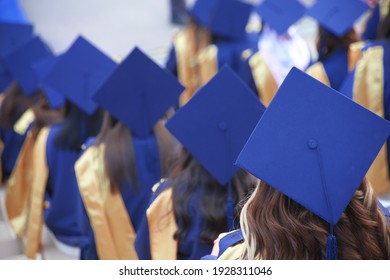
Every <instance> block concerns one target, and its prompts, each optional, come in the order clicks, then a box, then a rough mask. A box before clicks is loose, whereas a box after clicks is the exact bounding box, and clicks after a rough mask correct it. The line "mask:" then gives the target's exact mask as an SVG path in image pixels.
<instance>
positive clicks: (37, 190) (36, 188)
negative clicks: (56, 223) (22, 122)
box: [25, 127, 49, 259]
mask: <svg viewBox="0 0 390 280" xmlns="http://www.w3.org/2000/svg"><path fill="white" fill-rule="evenodd" d="M48 135H49V128H48V127H45V128H42V129H41V131H40V132H39V134H38V137H37V140H36V143H35V146H34V151H33V169H32V170H33V175H34V176H33V177H32V189H31V198H30V199H31V207H30V214H29V217H28V224H27V240H26V252H25V255H26V256H27V257H28V258H31V259H35V258H36V257H37V253H38V252H40V251H41V237H42V226H43V208H44V203H43V198H44V193H45V189H46V184H47V178H48V175H49V170H48V167H47V161H46V141H47V137H48Z"/></svg>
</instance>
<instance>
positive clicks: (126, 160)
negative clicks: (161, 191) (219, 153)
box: [96, 112, 176, 191]
mask: <svg viewBox="0 0 390 280" xmlns="http://www.w3.org/2000/svg"><path fill="white" fill-rule="evenodd" d="M154 134H155V135H156V138H157V143H158V148H159V153H160V163H161V173H162V174H161V175H162V177H165V176H167V174H168V159H169V156H170V154H171V153H172V151H173V149H174V146H175V143H176V142H175V140H174V138H173V137H172V135H171V134H170V133H169V132H168V131H167V130H166V128H165V127H164V125H163V124H162V122H161V121H160V122H158V123H157V124H156V126H155V127H154ZM101 143H104V144H105V154H104V161H105V166H106V171H107V175H108V178H109V180H110V185H111V191H117V190H119V188H120V186H121V185H122V184H123V183H125V182H129V183H131V184H132V186H133V187H134V188H135V189H137V188H138V187H139V184H138V179H137V169H136V164H135V154H134V148H133V143H132V135H131V132H130V130H129V129H128V128H127V127H126V126H125V125H124V124H122V123H121V122H119V121H118V120H116V119H115V118H114V117H113V116H112V115H110V114H109V113H108V112H105V114H104V118H103V124H102V128H101V130H100V132H99V134H98V136H97V137H96V145H99V144H101ZM150 187H152V186H150Z"/></svg>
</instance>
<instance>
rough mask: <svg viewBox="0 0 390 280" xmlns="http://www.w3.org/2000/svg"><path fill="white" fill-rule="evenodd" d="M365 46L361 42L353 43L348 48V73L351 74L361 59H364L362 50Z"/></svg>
mask: <svg viewBox="0 0 390 280" xmlns="http://www.w3.org/2000/svg"><path fill="white" fill-rule="evenodd" d="M364 45H365V42H363V41H359V42H355V43H352V44H351V45H350V46H349V48H348V71H349V72H351V71H352V70H353V69H354V68H355V66H356V63H357V62H358V61H359V59H360V58H361V57H362V49H363V47H364Z"/></svg>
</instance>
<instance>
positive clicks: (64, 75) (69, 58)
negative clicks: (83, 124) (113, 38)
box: [43, 36, 116, 115]
mask: <svg viewBox="0 0 390 280" xmlns="http://www.w3.org/2000/svg"><path fill="white" fill-rule="evenodd" d="M115 66H116V63H115V62H114V61H113V60H111V59H110V58H109V57H108V56H106V55H105V54H104V53H102V52H101V51H100V50H98V49H97V48H96V47H95V46H93V45H92V44H91V43H90V42H88V41H87V40H86V39H85V38H83V37H81V36H79V37H78V38H77V39H76V40H75V41H74V42H73V44H72V45H71V46H70V48H69V49H68V50H67V51H66V52H65V53H64V54H63V55H61V57H60V58H58V60H57V62H56V63H55V65H54V66H53V67H52V69H51V70H50V72H49V73H48V74H47V76H46V78H45V79H44V81H43V82H44V83H45V84H46V85H48V86H50V87H51V88H52V89H54V90H55V91H57V92H58V93H60V94H62V95H63V96H64V97H65V98H67V99H69V100H70V101H71V102H73V103H74V104H75V105H76V106H78V107H79V108H80V109H82V110H83V111H84V112H86V113H87V114H89V115H91V114H93V113H94V112H95V111H96V109H97V104H96V103H95V102H94V101H93V100H92V95H93V94H94V93H95V92H96V91H97V90H98V89H99V87H100V86H101V85H102V83H103V82H104V81H105V80H106V79H107V77H108V76H109V75H110V74H111V73H112V71H113V70H114V69H115Z"/></svg>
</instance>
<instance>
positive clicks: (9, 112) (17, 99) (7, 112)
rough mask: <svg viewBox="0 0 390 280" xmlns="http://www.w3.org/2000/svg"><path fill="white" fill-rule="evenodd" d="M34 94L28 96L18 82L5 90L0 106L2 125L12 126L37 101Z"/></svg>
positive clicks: (5, 126)
mask: <svg viewBox="0 0 390 280" xmlns="http://www.w3.org/2000/svg"><path fill="white" fill-rule="evenodd" d="M35 100H36V98H35V95H34V96H26V95H25V94H24V93H23V90H22V88H21V87H20V85H19V84H18V83H16V82H14V83H12V84H11V85H10V86H9V87H8V88H7V89H6V90H5V91H4V99H3V102H2V104H1V107H0V127H2V128H12V127H13V125H14V124H15V122H16V121H17V120H18V119H19V117H20V116H21V115H22V114H23V113H24V112H25V111H26V110H27V109H28V108H29V107H30V106H32V105H33V104H34V103H35Z"/></svg>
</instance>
